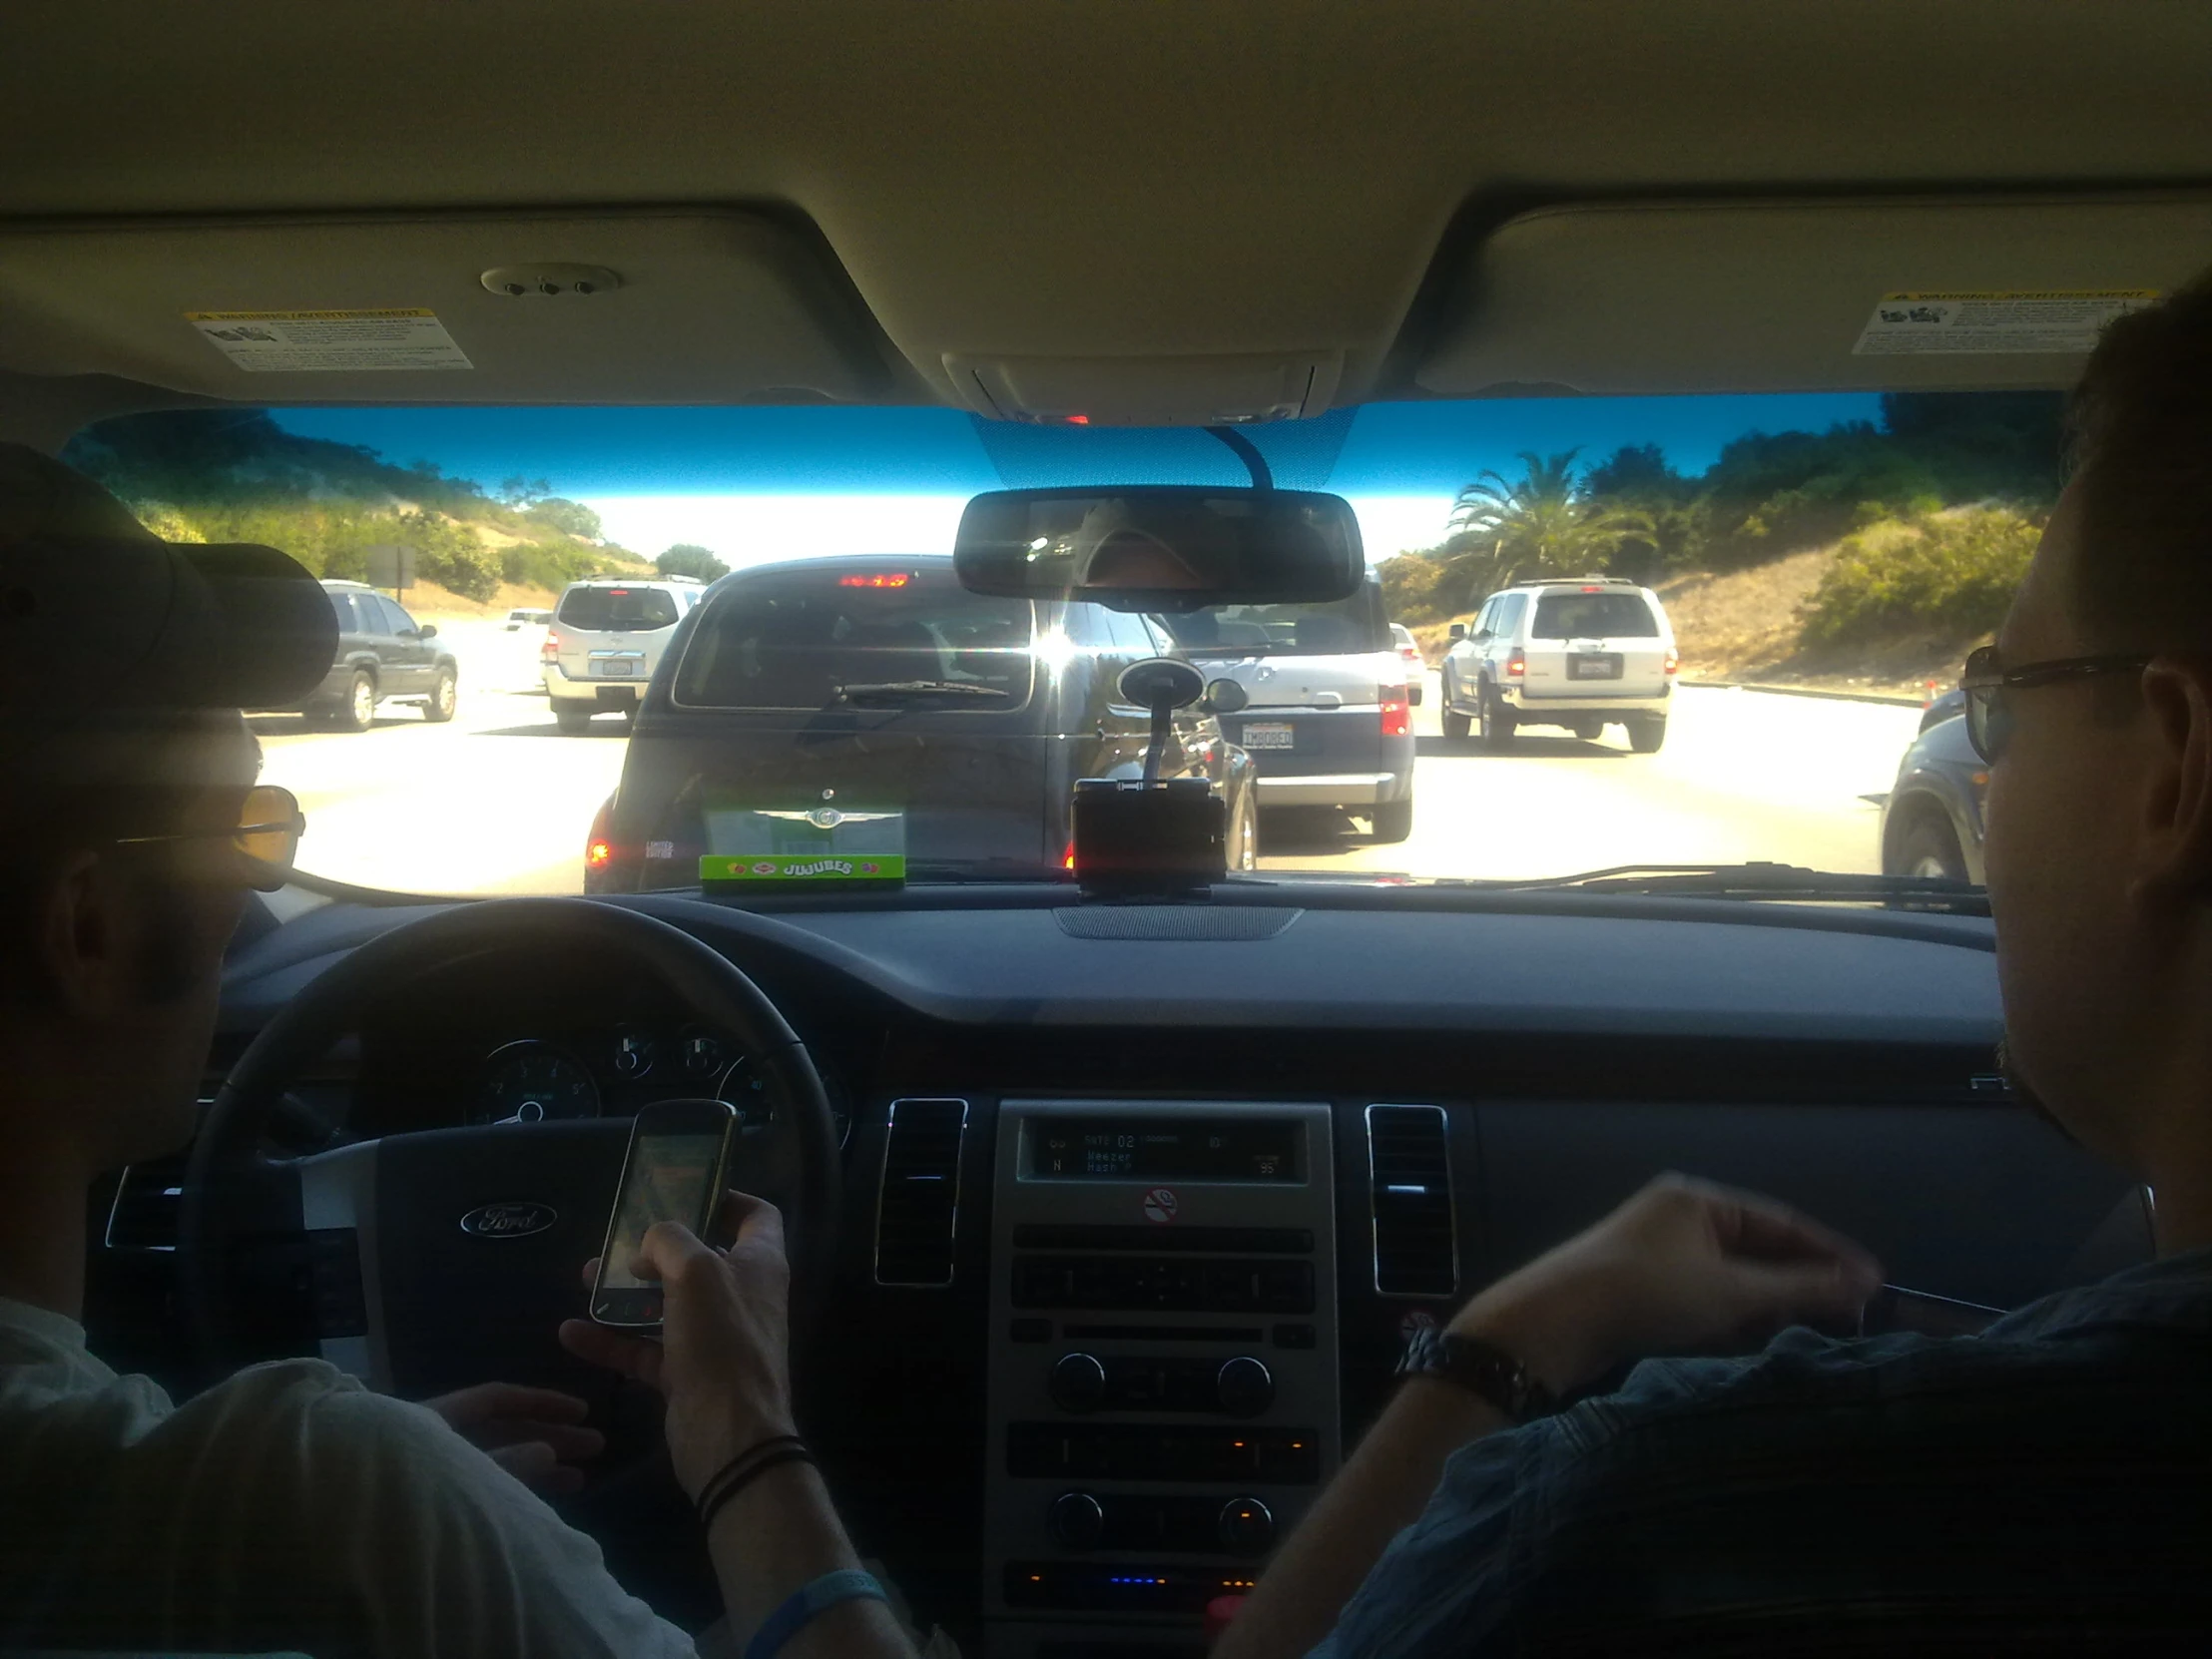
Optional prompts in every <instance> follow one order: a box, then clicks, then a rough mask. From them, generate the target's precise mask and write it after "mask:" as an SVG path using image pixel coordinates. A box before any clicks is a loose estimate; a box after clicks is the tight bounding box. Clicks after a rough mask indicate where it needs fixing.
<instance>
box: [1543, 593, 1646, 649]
mask: <svg viewBox="0 0 2212 1659" xmlns="http://www.w3.org/2000/svg"><path fill="white" fill-rule="evenodd" d="M1658 636H1659V619H1658V618H1657V617H1655V616H1653V615H1652V614H1651V607H1650V606H1649V605H1647V604H1645V603H1644V596H1643V595H1642V594H1640V593H1547V594H1544V595H1542V596H1541V597H1540V598H1538V599H1537V601H1536V620H1535V621H1534V622H1532V623H1530V624H1529V625H1528V637H1529V638H1530V639H1532V640H1648V639H1656V638H1658Z"/></svg>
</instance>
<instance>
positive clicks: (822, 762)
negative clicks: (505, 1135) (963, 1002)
mask: <svg viewBox="0 0 2212 1659" xmlns="http://www.w3.org/2000/svg"><path fill="white" fill-rule="evenodd" d="M1183 655H1184V654H1183V652H1182V651H1181V650H1180V649H1179V648H1178V647H1177V646H1176V644H1175V642H1174V640H1173V638H1172V637H1170V635H1169V634H1168V632H1167V630H1166V629H1165V628H1164V627H1162V626H1161V624H1160V623H1159V621H1158V620H1157V619H1156V618H1151V617H1145V616H1138V615H1133V614H1125V613H1121V612H1116V611H1109V610H1106V609H1104V608H1103V607H1101V606H1098V605H1093V604H1087V603H1033V602H1031V601H1029V600H1026V599H999V598H989V597H985V596H983V595H980V594H973V593H970V592H968V591H967V590H966V589H965V588H963V587H961V586H960V584H959V581H958V579H957V578H956V577H955V576H954V575H953V572H952V561H951V560H950V559H949V558H946V557H941V556H940V557H912V558H900V559H887V560H877V559H854V558H849V557H836V558H821V559H804V560H794V561H792V562H790V563H785V564H774V565H761V566H757V567H755V568H753V569H750V570H744V571H740V572H738V573H736V574H734V575H730V576H726V577H724V578H722V579H721V580H720V581H718V582H717V583H716V584H715V585H714V586H713V587H712V588H711V589H709V590H708V593H707V595H706V597H705V598H704V599H703V600H702V601H701V602H700V603H699V605H698V606H697V607H695V608H694V609H693V610H692V611H691V612H690V614H688V615H687V616H686V617H685V618H684V620H683V622H682V623H681V624H680V625H679V627H678V629H677V632H676V635H675V638H674V639H673V640H671V642H670V644H669V649H668V651H667V653H666V655H665V656H664V657H663V659H662V661H661V664H660V667H659V669H658V670H657V671H656V672H655V674H654V676H653V679H652V683H651V685H650V686H649V687H648V689H647V691H646V695H645V700H644V703H643V705H642V706H641V707H640V709H639V711H638V716H637V726H636V730H635V731H634V733H633V734H632V736H631V739H630V750H629V754H628V756H627V757H626V758H625V760H624V762H623V769H622V782H621V785H620V787H619V788H618V789H617V791H616V793H615V795H614V797H613V799H612V800H610V801H609V802H608V804H607V806H606V807H604V808H602V809H601V812H600V815H599V822H598V823H597V824H595V825H594V826H593V829H592V833H591V840H590V850H589V851H588V853H587V856H586V887H587V890H589V891H594V892H605V891H636V890H639V889H646V888H654V887H676V886H690V885H693V884H695V883H696V882H697V881H698V880H699V878H700V866H699V860H700V858H701V857H702V856H703V855H707V854H722V853H727V852H729V851H731V850H732V849H731V848H730V847H728V846H723V845H719V844H716V842H717V839H718V833H717V830H716V828H715V827H716V825H717V824H718V823H726V822H728V815H730V814H733V813H738V814H746V813H753V814H775V815H778V816H781V817H796V816H799V815H820V816H822V817H838V816H845V815H854V814H864V815H870V816H877V817H880V816H885V815H888V816H895V817H898V818H900V819H901V820H902V821H903V823H902V826H901V829H902V837H903V845H904V853H903V856H904V857H905V859H906V867H907V869H908V870H909V871H914V872H919V871H924V870H926V871H929V872H931V873H934V874H939V875H948V876H957V875H960V874H963V873H966V874H976V875H1004V876H1014V877H1018V876H1023V875H1035V874H1038V873H1042V872H1047V871H1058V870H1061V869H1063V868H1065V867H1067V864H1068V861H1069V854H1070V849H1071V844H1072V843H1071V836H1070V832H1069V819H1070V802H1071V800H1072V797H1073V794H1074V786H1075V782H1076V780H1078V779H1081V778H1114V777H1121V778H1127V777H1134V776H1137V775H1138V774H1139V773H1140V772H1141V771H1142V768H1143V763H1144V753H1145V748H1146V742H1147V738H1148V736H1149V731H1150V717H1149V716H1148V714H1147V713H1146V711H1144V710H1142V709H1139V708H1135V707H1132V706H1129V705H1127V704H1124V703H1123V702H1121V700H1120V694H1119V692H1118V690H1117V688H1116V680H1117V678H1118V676H1119V675H1120V673H1121V671H1122V670H1123V669H1124V668H1126V667H1127V666H1128V665H1129V664H1131V663H1133V662H1137V661H1140V660H1141V659H1144V658H1147V657H1162V656H1166V657H1178V658H1180V657H1182V656H1183ZM1160 770H1161V776H1162V777H1166V778H1177V777H1180V778H1193V777H1200V778H1205V779H1207V780H1208V781H1209V782H1210V783H1211V784H1212V785H1213V787H1214V789H1215V791H1216V792H1217V793H1218V794H1220V795H1221V797H1222V798H1223V800H1224V801H1225V802H1226V804H1227V809H1228V822H1229V863H1230V867H1231V868H1232V869H1250V868H1251V867H1253V864H1254V862H1255V858H1256V853H1257V848H1258V829H1257V818H1256V809H1257V802H1256V799H1255V796H1254V793H1253V787H1252V767H1251V762H1250V761H1249V760H1248V759H1247V757H1246V756H1245V754H1244V752H1243V751H1242V750H1241V749H1239V748H1237V747H1236V746H1235V745H1234V744H1232V743H1230V742H1228V741H1227V740H1226V739H1225V738H1224V737H1223V735H1222V731H1221V726H1220V723H1219V722H1218V721H1217V720H1216V719H1215V718H1214V717H1213V716H1212V715H1210V714H1205V713H1202V712H1200V711H1199V710H1197V709H1195V708H1193V709H1185V710H1182V711H1180V712H1179V713H1178V715H1177V716H1176V719H1175V722H1174V726H1173V732H1172V736H1171V737H1170V740H1169V742H1168V745H1167V750H1166V753H1165V756H1164V758H1163V761H1162V764H1161V769H1160Z"/></svg>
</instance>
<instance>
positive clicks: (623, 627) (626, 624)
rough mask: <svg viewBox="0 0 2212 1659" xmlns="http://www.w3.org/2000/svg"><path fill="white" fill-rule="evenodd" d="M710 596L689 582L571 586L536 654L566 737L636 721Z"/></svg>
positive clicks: (609, 580) (596, 580)
mask: <svg viewBox="0 0 2212 1659" xmlns="http://www.w3.org/2000/svg"><path fill="white" fill-rule="evenodd" d="M706 591H707V590H706V588H705V587H704V586H703V585H702V584H701V583H699V582H698V581H696V580H694V579H693V578H692V577H689V576H668V577H650V578H647V579H645V580H642V581H632V580H629V579H627V578H623V577H616V576H592V577H587V578H585V579H584V580H583V581H581V582H571V583H570V584H569V585H568V586H567V587H566V588H565V589H563V590H562V593H561V599H560V603H559V604H557V605H555V606H554V607H553V623H552V626H551V627H549V628H548V629H547V630H546V634H545V644H544V645H543V646H541V647H540V648H539V652H538V661H539V666H540V667H541V669H542V670H543V672H544V676H545V693H546V696H548V697H550V698H551V699H552V700H553V718H554V720H556V721H557V722H559V724H560V728H561V730H562V731H564V732H581V731H583V730H584V728H585V726H586V725H587V723H589V721H590V720H591V718H592V716H594V715H598V714H624V715H632V716H634V715H635V714H636V713H637V710H638V703H639V701H640V700H641V699H642V698H643V697H644V696H645V688H646V683H647V682H648V681H650V680H651V679H652V678H653V671H654V670H655V669H656V668H659V667H660V666H661V653H662V652H664V651H666V650H667V649H668V642H669V640H670V639H671V638H673V637H674V635H675V633H676V625H677V624H678V623H679V622H681V621H683V620H684V618H685V616H686V615H688V614H689V613H690V611H691V608H692V607H693V606H694V605H696V604H698V603H699V597H700V595H701V594H703V593H705V592H706Z"/></svg>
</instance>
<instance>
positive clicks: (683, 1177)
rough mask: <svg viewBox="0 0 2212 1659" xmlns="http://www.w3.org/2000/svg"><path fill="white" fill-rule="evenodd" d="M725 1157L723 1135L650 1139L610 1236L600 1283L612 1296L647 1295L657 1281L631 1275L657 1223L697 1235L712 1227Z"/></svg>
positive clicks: (635, 1152)
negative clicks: (712, 1202)
mask: <svg viewBox="0 0 2212 1659" xmlns="http://www.w3.org/2000/svg"><path fill="white" fill-rule="evenodd" d="M721 1158H722V1135H721V1134H720V1133H719V1132H718V1133H715V1134H688V1135H668V1134H663V1135H644V1136H640V1137H639V1139H638V1142H637V1144H636V1146H634V1147H633V1148H632V1149H631V1152H630V1167H629V1169H628V1170H627V1171H626V1172H625V1174H624V1176H623V1182H622V1198H621V1201H620V1203H619V1204H618V1205H617V1207H616V1211H615V1225H614V1229H613V1231H612V1232H611V1233H610V1234H609V1235H608V1238H609V1244H608V1247H607V1256H606V1259H605V1260H604V1261H603V1262H601V1263H600V1267H599V1283H600V1286H601V1288H602V1289H605V1290H610V1291H636V1290H643V1289H645V1288H646V1287H647V1285H648V1284H650V1283H651V1282H650V1281H648V1280H643V1279H640V1278H638V1277H637V1275H636V1274H634V1273H632V1272H631V1271H630V1263H631V1260H632V1258H634V1257H635V1256H636V1255H637V1253H638V1247H639V1245H641V1244H643V1243H644V1242H645V1235H646V1230H647V1229H648V1228H650V1227H652V1226H653V1225H654V1223H656V1222H663V1221H679V1222H682V1223H683V1224H684V1225H685V1226H686V1227H689V1228H691V1229H692V1230H693V1231H694V1232H697V1231H699V1229H700V1228H702V1227H704V1226H705V1225H706V1222H707V1206H708V1201H709V1199H710V1198H711V1197H712V1196H713V1195H712V1194H711V1193H710V1192H709V1191H708V1186H709V1184H710V1183H711V1182H712V1181H713V1180H714V1178H715V1165H716V1164H717V1163H718V1162H720V1160H721Z"/></svg>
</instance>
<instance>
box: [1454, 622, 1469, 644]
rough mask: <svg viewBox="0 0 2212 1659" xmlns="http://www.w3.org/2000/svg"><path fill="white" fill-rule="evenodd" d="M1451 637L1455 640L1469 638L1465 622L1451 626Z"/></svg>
mask: <svg viewBox="0 0 2212 1659" xmlns="http://www.w3.org/2000/svg"><path fill="white" fill-rule="evenodd" d="M1451 637H1452V638H1453V639H1455V640H1463V639H1465V638H1466V637H1467V625H1466V624H1465V623H1463V622H1454V623H1453V624H1452V625H1451Z"/></svg>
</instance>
